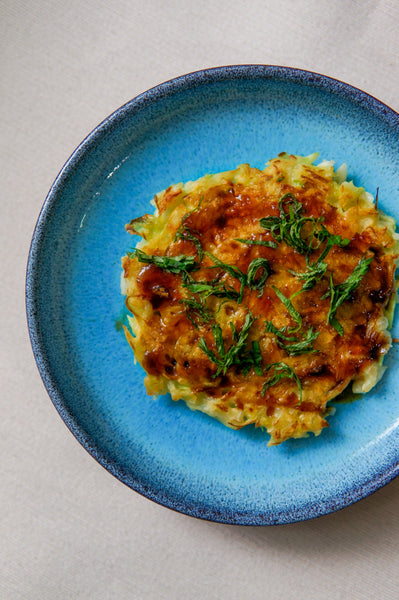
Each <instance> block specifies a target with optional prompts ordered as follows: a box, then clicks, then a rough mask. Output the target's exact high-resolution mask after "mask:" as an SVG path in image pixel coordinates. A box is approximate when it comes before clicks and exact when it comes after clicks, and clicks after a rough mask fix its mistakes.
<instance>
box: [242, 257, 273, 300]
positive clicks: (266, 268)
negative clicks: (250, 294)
mask: <svg viewBox="0 0 399 600" xmlns="http://www.w3.org/2000/svg"><path fill="white" fill-rule="evenodd" d="M259 270H260V272H261V273H260V275H259V277H257V274H258V271H259ZM271 272H272V270H271V268H270V264H269V261H268V260H267V259H266V258H255V259H254V260H253V261H252V262H250V264H249V265H248V271H247V278H246V279H247V281H246V284H247V286H248V287H249V288H250V289H251V290H257V291H258V298H260V297H261V296H262V294H263V290H264V289H265V283H266V280H267V278H268V277H269V275H270V274H271Z"/></svg>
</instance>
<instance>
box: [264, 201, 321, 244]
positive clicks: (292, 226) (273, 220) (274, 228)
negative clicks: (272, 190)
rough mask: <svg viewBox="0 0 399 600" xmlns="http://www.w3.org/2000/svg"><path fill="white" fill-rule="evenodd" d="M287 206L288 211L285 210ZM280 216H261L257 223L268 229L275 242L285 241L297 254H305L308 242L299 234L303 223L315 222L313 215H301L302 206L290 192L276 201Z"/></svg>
mask: <svg viewBox="0 0 399 600" xmlns="http://www.w3.org/2000/svg"><path fill="white" fill-rule="evenodd" d="M285 206H287V207H288V212H286V211H285ZM278 208H279V211H280V216H279V217H277V216H271V217H263V218H262V219H260V221H259V223H260V225H261V227H263V228H264V229H266V230H268V231H270V233H271V234H272V236H273V237H274V239H275V240H276V241H277V242H285V243H286V244H287V245H288V246H291V247H292V248H294V249H295V250H296V251H297V252H299V254H306V253H307V252H308V250H309V243H308V242H307V240H306V239H303V238H302V236H301V233H302V229H303V227H304V225H305V223H308V222H310V223H313V224H314V225H315V224H316V223H317V220H316V219H315V218H314V217H303V216H302V213H303V210H304V209H303V206H302V204H301V203H300V202H298V200H297V199H296V198H295V196H293V195H292V194H285V195H284V196H283V197H282V198H280V200H279V202H278Z"/></svg>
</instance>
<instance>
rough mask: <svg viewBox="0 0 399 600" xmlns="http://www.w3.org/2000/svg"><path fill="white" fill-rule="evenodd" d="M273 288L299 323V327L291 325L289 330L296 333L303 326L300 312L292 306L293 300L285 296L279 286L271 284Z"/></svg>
mask: <svg viewBox="0 0 399 600" xmlns="http://www.w3.org/2000/svg"><path fill="white" fill-rule="evenodd" d="M271 287H272V288H273V290H274V291H275V293H276V295H277V297H278V298H279V299H280V300H281V302H282V303H283V304H284V306H285V308H286V309H287V310H288V312H289V313H290V315H291V317H292V318H293V319H294V321H295V323H296V324H297V327H295V328H292V327H290V329H289V330H288V331H289V332H290V333H294V332H295V331H298V330H299V329H300V328H301V327H302V317H301V315H300V314H299V312H298V311H297V310H296V309H295V308H294V307H293V306H292V302H291V300H290V298H287V297H286V296H284V294H283V292H281V291H280V290H279V289H278V288H276V287H275V286H274V285H272V286H271Z"/></svg>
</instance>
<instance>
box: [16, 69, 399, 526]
mask: <svg viewBox="0 0 399 600" xmlns="http://www.w3.org/2000/svg"><path fill="white" fill-rule="evenodd" d="M398 125H399V117H398V115H397V114H396V113H394V112H393V111H392V110H391V109H390V108H388V107H387V106H385V105H383V104H381V103H380V102H379V101H377V100H376V99H374V98H372V97H370V96H368V95H367V94H365V93H364V92H361V91H359V90H357V89H354V88H352V87H350V86H348V85H346V84H344V83H341V82H338V81H335V80H332V79H329V78H327V77H324V76H322V75H317V74H314V73H309V72H304V71H299V70H296V69H290V68H284V67H274V66H260V65H257V66H256V65H255V66H253V65H252V66H251V65H250V66H237V67H223V68H216V69H210V70H206V71H201V72H197V73H192V74H189V75H185V76H184V77H180V78H178V79H174V80H172V81H168V82H167V83H164V84H162V85H160V86H158V87H155V88H153V89H151V90H150V91H148V92H145V93H144V94H142V95H141V96H139V97H138V98H135V99H134V100H132V101H131V102H129V103H128V104H126V105H125V106H123V107H122V108H120V109H119V110H117V111H116V112H115V113H114V114H113V115H111V116H110V117H109V118H108V119H106V120H105V121H104V122H103V123H102V124H101V125H99V126H98V127H97V129H95V130H94V131H93V133H91V134H90V135H89V136H88V138H87V139H86V140H85V141H84V142H83V143H82V145H81V146H79V148H78V149H77V150H76V152H75V153H74V154H73V155H72V157H71V158H70V159H69V161H68V162H67V163H66V165H65V166H64V168H63V169H62V171H61V173H60V175H59V176H58V178H57V179H56V181H55V183H54V185H53V187H52V188H51V191H50V193H49V195H48V197H47V200H46V202H45V204H44V207H43V210H42V212H41V214H40V217H39V220H38V223H37V227H36V230H35V233H34V236H33V241H32V246H31V251H30V256H29V263H28V272H27V311H28V321H29V329H30V335H31V339H32V345H33V350H34V353H35V356H36V361H37V364H38V367H39V370H40V373H41V375H42V378H43V380H44V383H45V385H46V387H47V390H48V392H49V394H50V396H51V399H52V401H53V402H54V404H55V406H56V408H57V410H58V411H59V413H60V415H61V417H62V418H63V419H64V421H65V423H66V425H67V426H68V427H69V428H70V430H71V431H72V432H73V434H74V435H75V436H76V438H77V439H78V440H79V441H80V443H81V444H82V445H83V446H84V447H85V448H86V449H87V450H88V451H89V452H90V453H91V454H92V456H94V458H96V459H97V460H98V461H99V462H100V463H101V464H102V465H103V466H104V467H106V468H107V469H108V470H109V471H110V472H111V473H112V474H114V475H115V476H116V477H118V478H119V479H120V480H121V481H123V482H124V483H126V484H127V485H129V486H130V487H131V488H133V489H134V490H136V491H138V492H140V493H141V494H144V495H145V496H147V497H148V498H150V499H152V500H155V501H156V502H159V503H160V504H163V505H165V506H168V507H170V508H173V509H175V510H178V511H181V512H183V513H187V514H189V515H193V516H196V517H202V518H205V519H210V520H214V521H221V522H226V523H236V524H247V525H249V524H251V525H263V524H277V523H290V522H293V521H298V520H304V519H309V518H312V517H316V516H318V515H322V514H326V513H329V512H332V511H334V510H337V509H340V508H343V507H344V506H347V505H349V504H351V503H352V502H355V501H357V500H359V499H361V498H363V497H365V496H367V495H368V494H370V493H371V492H373V491H375V490H376V489H378V488H379V487H381V486H382V485H384V484H385V483H387V482H388V481H390V480H391V479H392V478H393V477H395V476H396V475H397V473H398V470H399V468H398V456H399V397H398V394H397V388H398V385H399V376H398V372H397V370H396V365H397V360H398V351H399V350H398V346H397V345H396V346H395V347H394V348H393V349H392V350H391V352H390V353H389V356H388V358H387V360H386V364H387V366H388V370H387V372H386V375H385V376H384V378H383V380H382V382H381V383H380V384H379V385H378V386H377V387H376V388H375V389H374V390H373V391H372V392H371V393H369V394H367V396H365V397H364V399H362V400H360V401H356V402H352V403H348V404H339V405H338V406H337V410H336V413H335V415H334V416H332V417H331V418H330V419H329V421H330V428H329V429H328V430H325V431H324V432H323V433H322V435H321V436H320V437H317V438H315V437H313V436H311V437H309V438H308V439H304V440H298V441H295V440H291V441H288V442H286V443H284V444H283V445H282V446H279V447H273V448H269V447H267V440H268V436H267V434H266V433H263V432H262V431H259V430H255V429H254V428H249V427H248V428H245V429H244V430H241V431H239V432H236V431H231V430H229V429H227V428H225V427H224V426H222V425H221V424H219V423H218V422H217V421H215V420H212V419H211V418H209V417H207V416H205V415H203V414H201V413H196V412H192V411H190V410H189V409H188V408H187V407H186V406H185V404H184V403H183V402H177V403H176V402H172V401H171V399H170V398H169V397H167V396H165V397H162V398H160V399H158V400H154V399H152V398H150V397H148V396H147V395H146V393H145V389H144V385H143V371H142V370H141V368H140V367H138V366H135V365H134V362H133V355H132V352H131V350H130V348H129V346H128V344H127V343H126V341H125V338H124V334H123V332H122V331H121V325H122V323H123V322H124V320H125V319H126V314H125V311H124V308H123V307H124V301H123V297H122V296H121V293H120V287H119V282H120V271H121V266H120V259H121V256H122V255H123V254H124V253H125V252H126V250H129V249H131V248H132V247H133V246H134V244H135V241H136V240H135V239H134V238H132V237H130V236H129V235H128V234H127V233H126V232H125V230H124V225H125V223H127V222H128V221H130V220H131V219H132V218H134V217H137V216H139V215H141V214H143V213H145V212H149V211H151V212H152V207H151V206H150V200H151V198H152V197H153V196H154V194H155V193H156V192H158V191H160V190H162V189H164V188H165V187H167V186H168V185H169V184H171V183H173V182H179V181H187V180H193V179H197V178H198V177H199V176H201V175H203V174H205V173H207V172H217V171H223V170H226V169H232V168H234V167H236V166H237V165H239V164H240V163H243V162H249V163H251V165H253V166H256V167H260V168H263V167H264V165H265V162H266V161H267V160H268V159H269V158H272V157H274V156H276V155H277V154H278V153H279V152H281V151H288V152H291V153H295V154H310V153H311V152H315V151H318V152H319V153H320V159H323V158H326V159H334V160H335V161H336V165H337V166H339V165H340V164H341V163H343V162H346V163H347V164H348V167H349V176H350V178H353V179H354V181H355V183H356V184H357V185H363V186H365V187H366V189H367V190H368V191H370V192H371V193H373V194H375V192H376V189H377V187H379V206H380V207H381V208H382V209H384V210H385V211H386V212H388V213H389V214H391V215H393V216H395V217H399V202H398V199H399V127H398ZM394 335H396V336H399V324H398V320H397V319H396V322H395V325H394Z"/></svg>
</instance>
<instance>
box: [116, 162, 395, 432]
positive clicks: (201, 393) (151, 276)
mask: <svg viewBox="0 0 399 600" xmlns="http://www.w3.org/2000/svg"><path fill="white" fill-rule="evenodd" d="M333 175H334V174H333V169H332V166H331V165H327V166H325V167H323V166H320V167H315V166H314V165H312V163H311V161H309V160H308V161H307V160H306V159H301V158H300V157H294V156H288V155H281V156H280V157H278V158H277V159H274V160H272V161H270V163H269V165H268V167H267V168H266V169H265V170H264V171H260V170H258V169H251V168H250V167H249V166H248V165H243V166H241V167H239V169H237V170H235V171H232V172H228V173H225V174H221V175H218V176H213V177H210V176H208V177H207V178H203V179H202V180H200V181H199V182H197V183H195V182H194V183H192V184H188V185H187V186H172V187H170V188H168V189H167V190H166V191H165V192H163V193H161V194H159V195H157V196H156V199H155V201H156V206H157V209H158V214H157V215H156V216H155V217H153V216H151V215H145V217H144V218H142V219H138V220H135V221H132V223H131V224H129V226H127V229H128V230H129V231H130V232H133V233H135V232H138V233H140V234H141V235H142V236H143V237H144V239H145V243H143V242H142V243H141V245H140V246H141V250H142V251H144V252H146V253H147V254H150V255H158V256H168V257H176V256H181V255H185V256H191V257H194V258H195V260H196V261H197V262H198V263H199V266H198V268H197V269H196V270H194V271H193V272H192V273H191V274H190V275H191V277H192V278H193V279H194V280H196V281H197V282H204V281H207V282H211V281H215V280H217V281H218V283H220V284H223V285H225V286H227V287H228V288H229V289H233V290H235V292H236V295H238V294H239V293H240V290H241V283H240V280H239V279H237V278H236V277H233V276H232V275H231V274H229V273H228V272H226V270H225V269H224V268H222V267H220V266H217V265H215V261H214V260H213V259H212V257H210V256H209V255H207V254H204V255H203V257H202V259H201V261H199V260H198V244H195V243H193V241H192V239H190V238H189V237H187V236H186V237H185V236H180V237H179V236H176V233H177V232H178V231H181V230H182V227H183V226H184V227H185V230H186V231H189V232H190V233H191V235H192V236H194V237H195V238H196V239H197V240H198V241H199V242H200V244H201V247H202V249H203V250H204V252H205V253H206V252H208V253H210V254H211V255H212V256H215V257H217V259H219V260H220V261H223V263H227V264H228V265H234V267H236V268H238V269H239V270H240V271H241V272H242V273H244V274H246V273H247V272H248V269H249V267H250V265H251V263H252V262H253V261H254V260H255V259H266V260H267V261H268V264H269V267H270V273H269V276H268V278H267V280H266V283H265V285H264V287H263V288H262V289H261V290H255V289H251V288H250V287H249V286H248V285H246V286H244V288H243V290H242V291H243V294H242V300H241V301H240V299H239V302H237V299H231V298H230V299H228V298H220V297H217V296H215V295H210V296H209V297H208V298H206V299H205V300H204V304H205V306H206V309H207V310H208V311H209V312H210V314H211V315H213V320H211V321H210V322H207V323H206V322H201V320H200V321H196V320H195V319H193V318H192V315H191V316H190V312H189V311H188V310H187V304H185V303H184V301H183V302H182V300H183V299H185V298H186V299H187V298H192V297H194V298H196V299H197V300H198V299H199V297H198V295H195V294H194V295H192V294H190V293H188V291H187V288H186V287H185V285H184V278H183V275H182V273H170V272H167V271H166V270H164V269H163V268H161V267H159V266H155V265H154V264H143V263H142V262H140V261H139V260H138V259H137V257H136V256H131V257H128V256H125V257H124V258H123V259H122V265H123V270H124V279H125V286H126V288H127V299H126V305H127V307H128V309H129V310H130V311H131V312H132V313H133V314H134V316H135V320H134V323H133V332H134V333H135V335H136V337H133V336H132V335H131V334H130V333H127V337H128V340H129V343H130V344H131V346H132V347H133V349H134V351H135V354H136V358H137V360H138V361H139V362H140V363H141V364H142V366H143V367H144V369H145V370H146V372H147V374H148V377H147V381H146V384H147V388H148V390H149V393H155V394H157V393H161V392H165V391H167V390H169V391H170V392H171V394H172V397H173V398H174V399H178V398H183V399H184V400H185V401H186V402H187V403H188V405H189V406H190V407H191V408H199V409H200V410H203V411H205V412H207V413H208V414H211V415H212V416H215V417H217V418H219V419H220V420H222V421H223V422H224V423H225V424H226V425H229V426H231V427H234V428H240V427H243V426H244V425H247V424H249V423H251V422H253V423H255V424H256V425H261V426H265V427H266V428H267V429H268V431H269V432H270V434H271V436H272V443H279V442H280V441H283V440H284V439H287V438H288V437H302V436H303V435H306V433H307V432H308V431H313V432H314V433H316V434H318V433H319V432H320V431H321V429H322V428H323V427H325V426H326V425H327V422H326V420H325V418H324V417H325V413H326V405H327V402H328V401H329V400H330V399H332V398H334V397H335V396H336V395H337V394H339V393H340V392H341V391H342V390H343V389H345V387H346V386H347V385H348V383H349V382H350V381H351V380H356V379H357V378H358V377H359V376H360V375H361V374H364V373H365V372H366V371H367V368H368V367H369V366H370V365H372V364H379V363H381V360H382V357H383V355H384V354H385V353H386V351H387V350H388V348H389V346H390V337H389V334H387V332H386V326H383V325H381V323H384V318H385V314H386V311H387V307H388V305H389V303H390V300H391V298H392V297H393V295H394V294H395V278H394V275H395V260H396V257H397V242H396V239H395V238H394V236H393V226H392V223H390V222H388V221H386V220H384V218H382V217H381V215H380V213H379V212H378V210H377V209H376V207H375V206H374V205H373V204H372V203H371V202H370V200H369V199H368V198H367V195H366V194H365V192H364V191H363V190H361V189H359V188H355V187H354V186H353V185H352V184H349V183H347V182H345V183H343V184H339V183H337V182H336V181H335V180H334V177H333ZM287 194H289V195H290V197H289V198H288V200H287V206H286V207H285V208H284V210H285V211H286V212H287V213H288V211H289V204H290V202H292V200H291V199H292V198H294V199H295V200H296V201H297V202H299V203H300V204H301V206H302V207H303V212H302V216H303V217H305V218H306V219H313V221H310V220H309V222H308V223H305V225H304V226H303V228H302V230H301V235H302V237H303V238H306V237H307V236H308V235H310V233H311V228H312V226H313V223H314V222H315V220H317V219H318V221H317V222H318V223H322V224H323V226H324V227H325V228H326V229H327V230H328V232H329V234H330V235H334V236H340V237H341V239H344V238H347V239H348V240H350V243H349V244H348V245H345V246H343V247H340V246H339V245H337V244H336V245H333V246H332V248H331V249H330V251H329V252H328V254H327V256H326V257H325V258H324V259H323V260H324V262H325V263H326V264H327V267H326V272H325V275H324V276H323V277H321V279H320V280H319V281H317V282H316V284H315V285H314V287H313V288H312V289H309V290H306V291H302V292H301V289H302V285H303V282H302V280H301V279H300V278H299V277H298V273H304V272H305V271H306V270H307V268H308V267H309V263H314V262H317V259H318V258H319V257H320V255H321V253H322V252H323V249H324V248H325V245H323V244H320V248H319V249H318V250H314V251H312V252H311V254H310V255H308V257H307V256H306V254H304V253H302V254H301V253H299V252H298V251H297V249H295V248H294V247H291V246H290V245H289V244H287V243H286V242H285V241H282V242H279V243H277V244H275V237H274V236H273V233H272V232H271V231H270V230H268V229H267V228H264V227H262V225H261V224H260V219H261V218H264V217H279V215H280V214H281V213H280V211H281V204H279V200H280V199H281V198H282V197H284V196H285V195H287ZM140 229H141V230H140ZM237 238H238V239H246V240H248V239H249V240H252V241H257V242H259V241H260V242H271V243H272V244H273V243H274V245H275V246H276V247H268V246H266V245H259V244H256V245H255V244H249V243H243V242H240V241H237ZM272 244H271V245H272ZM309 256H310V257H311V259H310V260H309ZM369 258H370V259H372V260H371V262H370V265H369V268H368V270H367V272H366V273H365V275H364V276H363V277H362V279H361V281H360V283H359V285H358V286H357V287H356V289H354V290H353V292H352V293H351V295H350V297H349V298H347V299H346V300H345V302H343V303H342V304H341V305H340V306H339V307H338V308H337V311H336V318H337V319H338V321H339V324H340V325H341V326H342V328H343V332H342V335H340V333H339V332H338V331H337V330H336V329H335V328H334V327H333V326H332V324H331V321H330V322H329V317H328V315H329V310H330V304H331V293H330V295H329V290H330V285H331V278H332V281H333V284H334V286H338V285H339V284H342V283H343V282H345V280H346V279H347V278H348V276H349V275H350V274H351V273H352V272H353V271H354V269H355V268H356V266H357V265H359V262H360V261H361V260H365V259H369ZM294 272H295V273H296V274H294ZM259 273H260V271H259V272H258V276H259ZM276 290H277V291H276ZM278 291H279V292H280V293H281V294H283V295H284V296H285V297H286V298H291V303H292V306H293V307H294V309H295V310H296V311H297V312H298V313H299V314H300V315H301V318H302V324H301V331H304V332H306V331H309V330H311V331H313V332H317V334H318V336H317V338H316V339H315V340H314V342H313V346H312V350H313V351H312V352H310V353H300V354H298V355H291V354H290V353H289V352H287V350H286V349H285V347H286V346H284V344H278V338H277V337H276V334H275V333H274V332H273V331H267V328H266V327H265V322H272V323H273V325H274V327H275V328H277V329H282V328H286V330H287V328H291V329H292V330H294V329H295V326H296V322H295V320H293V317H292V315H291V314H290V312H289V310H287V307H286V305H285V304H284V303H283V302H282V301H281V297H280V296H279V294H278ZM296 294H297V295H296ZM248 314H251V315H252V316H253V318H254V321H253V323H252V325H251V327H250V329H249V333H248V338H247V339H246V346H247V348H250V346H251V343H252V341H254V340H255V341H258V342H259V348H260V352H261V356H262V365H263V366H262V370H263V372H262V374H260V373H259V369H258V370H256V369H254V368H253V367H251V368H250V369H249V371H248V372H247V373H244V372H243V369H242V368H241V367H240V365H233V366H231V367H230V368H228V369H226V372H220V373H217V371H218V366H217V364H215V363H214V362H212V360H210V359H209V356H208V355H207V354H206V353H205V352H204V351H203V349H201V347H200V340H201V339H203V340H205V342H206V346H207V347H208V348H209V349H210V350H211V351H212V352H214V353H215V355H217V342H216V338H215V334H214V329H213V326H212V324H213V325H214V323H215V321H216V322H217V323H218V325H219V326H220V328H221V332H222V336H223V342H224V346H225V348H226V349H228V348H230V347H231V346H233V345H234V343H235V341H236V340H235V337H234V335H235V334H234V331H233V329H232V327H231V325H230V323H233V324H234V327H235V329H236V332H240V331H241V330H242V328H243V327H244V326H245V319H246V317H247V315H248ZM276 363H279V364H281V363H284V364H285V365H287V366H288V367H289V368H290V369H291V370H292V371H293V372H294V373H295V374H296V377H297V378H298V379H299V382H300V385H301V388H302V401H301V402H300V401H299V397H298V382H297V380H296V379H294V378H287V377H285V378H282V379H280V380H279V381H277V383H276V384H275V385H271V386H270V387H266V389H265V388H264V384H265V381H266V380H267V379H268V378H270V376H271V373H272V372H273V369H271V370H270V371H268V367H267V366H268V365H273V364H276ZM265 367H266V368H265Z"/></svg>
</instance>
